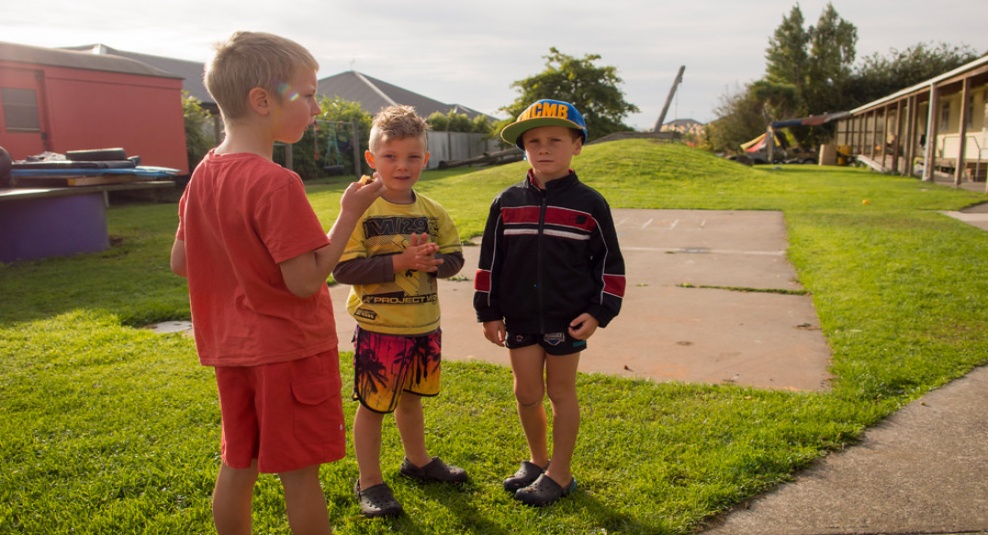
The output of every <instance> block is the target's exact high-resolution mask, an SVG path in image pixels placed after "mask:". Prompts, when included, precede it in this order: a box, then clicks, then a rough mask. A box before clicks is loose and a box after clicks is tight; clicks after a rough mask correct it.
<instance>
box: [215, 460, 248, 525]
mask: <svg viewBox="0 0 988 535" xmlns="http://www.w3.org/2000/svg"><path fill="white" fill-rule="evenodd" d="M256 482H257V460H255V461H254V462H253V463H251V465H250V468H230V467H229V466H227V465H226V464H220V471H219V474H217V476H216V486H215V487H214V488H213V524H215V526H216V532H217V533H218V534H219V535H250V530H251V521H250V508H251V500H252V499H253V496H254V483H256Z"/></svg>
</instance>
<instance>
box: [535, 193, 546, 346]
mask: <svg viewBox="0 0 988 535" xmlns="http://www.w3.org/2000/svg"><path fill="white" fill-rule="evenodd" d="M539 193H540V194H541V196H542V202H541V206H540V207H539V232H538V247H537V249H538V255H537V256H538V259H537V261H536V269H537V271H536V279H535V281H536V284H537V285H538V287H537V289H536V290H537V292H536V293H537V295H538V303H539V310H538V312H539V334H545V296H544V292H543V290H542V276H543V273H542V250H543V249H544V247H545V244H544V236H545V212H546V208H547V206H548V200H547V196H548V193H549V192H548V191H546V190H543V189H540V190H539Z"/></svg>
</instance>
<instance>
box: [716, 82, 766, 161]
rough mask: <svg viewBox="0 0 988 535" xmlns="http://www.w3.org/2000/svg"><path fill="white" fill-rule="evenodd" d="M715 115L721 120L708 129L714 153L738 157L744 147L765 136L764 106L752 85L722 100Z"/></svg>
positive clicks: (727, 95) (725, 96)
mask: <svg viewBox="0 0 988 535" xmlns="http://www.w3.org/2000/svg"><path fill="white" fill-rule="evenodd" d="M714 113H715V114H717V117H718V118H717V119H716V120H715V121H713V122H711V123H710V124H708V125H707V141H708V143H709V146H710V150H712V151H714V152H722V153H728V154H736V153H738V152H740V145H741V143H744V142H746V141H748V140H750V139H752V138H754V137H755V136H757V135H759V134H764V133H765V125H766V123H767V119H766V112H765V102H764V101H763V100H762V97H760V96H759V95H758V92H757V91H756V90H754V89H752V84H748V85H747V86H745V87H743V88H737V89H736V90H735V91H734V93H732V94H725V95H724V96H722V97H721V103H720V105H719V106H718V107H717V108H716V109H715V110H714Z"/></svg>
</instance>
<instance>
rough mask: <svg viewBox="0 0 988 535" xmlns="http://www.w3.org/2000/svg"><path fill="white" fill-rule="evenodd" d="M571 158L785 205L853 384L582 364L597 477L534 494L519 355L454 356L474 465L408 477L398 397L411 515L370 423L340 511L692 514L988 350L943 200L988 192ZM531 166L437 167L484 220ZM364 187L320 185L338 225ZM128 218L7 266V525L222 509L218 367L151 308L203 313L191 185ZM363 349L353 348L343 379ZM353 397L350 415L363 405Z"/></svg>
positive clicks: (667, 157) (831, 171)
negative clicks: (366, 479) (516, 495)
mask: <svg viewBox="0 0 988 535" xmlns="http://www.w3.org/2000/svg"><path fill="white" fill-rule="evenodd" d="M574 165H575V167H576V168H577V170H578V171H579V172H580V175H581V177H583V178H584V180H585V181H587V182H588V183H590V184H591V185H593V186H594V187H596V188H597V189H598V190H600V191H601V192H602V193H604V195H605V196H606V197H607V198H608V199H609V201H610V202H611V205H612V207H615V208H617V207H620V208H677V209H719V210H723V209H729V210H780V211H782V212H783V213H784V214H785V220H786V226H787V230H788V233H789V240H790V247H789V251H788V255H789V260H790V261H791V262H792V264H793V265H794V266H795V268H796V272H797V274H798V277H799V280H800V282H801V283H802V285H803V286H804V287H805V288H806V290H807V291H808V292H809V293H810V294H812V296H813V301H814V304H815V305H816V308H817V313H818V314H819V317H820V321H821V327H822V330H823V332H824V334H825V336H826V337H827V340H828V342H829V344H830V347H831V349H832V351H833V362H832V372H833V374H834V376H835V381H834V384H833V390H832V391H831V392H827V393H794V392H782V391H768V390H759V389H752V388H745V387H740V386H736V385H690V384H682V383H672V382H670V383H656V382H652V381H645V380H629V379H619V378H614V377H608V376H603V375H596V374H585V375H581V376H580V378H579V391H580V396H581V404H582V408H583V427H582V429H581V435H580V442H579V445H578V448H577V454H576V459H575V461H574V472H575V473H576V474H577V477H578V478H579V482H580V490H579V491H578V492H577V493H576V494H575V495H574V496H573V497H571V498H568V499H566V500H563V501H561V502H560V503H558V504H557V505H554V506H552V507H548V508H544V509H532V508H528V507H525V506H523V505H520V504H518V503H517V502H515V501H514V500H513V499H512V498H511V497H510V495H508V494H507V493H506V492H504V491H503V490H502V489H501V486H500V484H501V483H500V482H501V479H502V478H503V477H505V476H506V475H508V474H510V473H512V472H514V470H515V469H516V468H517V462H518V461H519V460H520V459H521V456H522V455H523V452H524V451H526V450H525V446H524V438H523V436H522V432H521V429H520V426H519V425H518V423H517V419H516V416H515V412H514V401H513V397H512V394H511V373H510V370H508V369H506V368H502V367H498V366H495V365H491V364H483V363H462V362H449V363H446V364H445V365H444V372H443V375H444V377H443V393H442V395H440V396H439V397H437V398H435V399H430V400H427V402H426V428H427V441H428V444H429V447H430V451H431V452H432V453H433V454H434V455H441V456H443V457H444V458H446V459H447V460H449V461H452V462H455V463H456V464H459V465H461V466H463V467H465V468H467V469H468V470H469V472H470V474H471V482H470V483H468V484H466V485H464V486H463V487H462V488H459V489H448V488H443V487H441V486H430V485H422V484H418V483H416V482H412V481H409V480H405V479H403V478H401V477H400V476H398V475H397V468H398V465H399V463H400V461H401V449H400V443H399V441H398V436H397V432H396V430H395V428H394V425H392V424H391V423H390V422H391V421H392V420H388V423H387V424H386V425H385V434H384V447H383V451H384V455H383V459H382V466H383V467H384V469H385V477H386V479H388V481H389V482H390V483H391V485H392V488H393V489H394V491H395V493H396V495H397V497H398V498H399V500H401V501H402V502H403V503H404V505H405V509H406V511H407V513H408V514H406V515H405V516H403V517H401V518H398V519H395V520H366V519H363V518H361V517H360V515H359V510H358V508H357V505H356V503H355V502H354V500H353V498H352V495H351V489H352V487H353V480H354V478H355V477H356V476H357V468H356V462H355V460H354V458H353V455H352V444H350V455H348V457H347V458H346V459H345V460H343V461H341V462H338V463H334V464H332V465H327V466H325V467H323V469H322V472H321V474H322V480H323V486H324V489H325V493H326V495H327V499H328V502H329V513H330V517H331V519H332V522H333V524H334V526H335V528H336V530H337V532H339V533H358V534H365V533H366V534H375V533H392V532H402V533H443V534H448V533H492V534H508V533H558V534H564V533H566V534H568V533H600V534H603V533H611V534H613V533H628V534H632V533H635V534H637V533H643V534H644V533H649V534H656V533H658V534H687V533H691V532H693V531H695V530H696V529H698V528H699V527H701V526H702V525H703V522H704V521H705V520H707V519H709V518H710V517H711V516H712V515H715V514H717V513H718V512H721V511H724V510H725V509H727V508H729V507H731V506H732V505H734V504H737V503H739V502H741V501H743V500H744V499H746V498H749V497H752V496H754V495H757V494H759V493H762V492H765V491H766V490H769V489H770V488H772V487H773V486H774V485H776V484H778V483H780V482H784V481H786V480H788V479H790V478H791V477H792V475H793V474H794V472H795V471H796V470H798V469H799V468H802V467H805V466H807V465H809V464H810V463H812V462H813V461H814V460H815V459H817V458H818V457H820V456H821V455H823V454H825V453H826V452H828V451H831V450H836V449H840V448H842V447H844V446H846V445H849V444H853V443H854V441H855V440H856V438H857V437H858V436H859V435H860V433H861V432H862V431H863V430H864V429H865V428H867V427H868V426H871V425H873V424H875V423H876V422H878V421H880V420H881V419H882V418H885V417H886V416H888V415H890V414H892V413H893V412H895V411H896V410H897V409H898V408H900V407H902V406H903V405H904V404H906V403H908V402H909V401H911V400H913V399H916V398H917V397H919V396H921V395H923V394H924V393H926V392H928V391H930V390H932V389H935V388H938V387H940V386H942V385H944V384H945V383H947V382H949V381H951V380H953V379H956V378H958V377H961V376H963V375H964V374H965V373H967V372H968V371H970V370H971V369H972V368H973V367H975V366H979V365H983V364H985V363H986V362H988V353H986V352H985V350H984V348H985V347H988V277H985V273H988V234H986V233H985V232H984V231H981V230H978V229H976V228H974V227H971V226H969V225H966V224H964V223H961V222H959V221H956V220H954V219H951V218H949V217H946V216H944V215H942V214H940V213H939V211H941V210H957V209H960V208H963V207H965V206H968V205H971V204H974V203H977V202H983V201H986V200H988V198H986V196H985V195H984V194H981V193H974V192H967V191H959V190H954V189H952V188H946V187H942V186H933V185H930V184H926V183H922V182H920V181H917V180H915V179H911V178H901V177H890V176H883V175H878V174H874V173H870V172H868V171H865V170H861V169H838V168H820V167H816V166H783V167H781V168H768V167H765V168H748V167H744V166H741V165H738V164H734V163H731V162H727V161H724V160H721V159H718V158H716V157H714V156H712V155H709V154H707V153H704V152H700V151H697V150H694V149H690V148H688V147H685V146H680V145H668V144H656V143H653V142H650V141H645V140H627V141H619V142H611V143H605V144H601V145H590V146H588V147H586V148H585V149H584V151H583V154H582V155H581V156H579V157H578V158H577V159H576V160H575V163H574ZM524 169H525V167H524V163H517V164H510V165H507V166H503V167H498V168H491V169H486V170H482V171H476V172H470V170H469V169H456V170H451V171H446V172H435V173H429V174H428V176H426V177H424V178H423V180H422V181H421V182H420V185H419V187H418V189H419V190H420V191H421V192H422V193H424V194H426V195H429V196H430V197H432V198H434V199H436V200H438V201H439V202H441V203H442V204H443V205H444V206H446V207H447V209H448V210H449V211H450V213H451V214H452V216H453V218H454V219H455V221H456V223H457V226H458V228H459V231H460V233H461V236H462V237H463V238H464V239H467V238H470V237H474V236H476V235H478V234H480V232H481V230H482V227H483V224H484V220H485V218H486V216H487V209H488V206H489V204H490V201H491V199H492V198H493V196H494V195H495V194H496V193H497V192H498V191H500V190H501V189H502V188H503V187H504V186H506V185H508V184H510V183H513V182H516V181H518V180H520V179H521V177H522V174H523V172H524ZM344 186H345V183H344V182H343V181H342V180H339V179H337V180H335V181H326V182H324V183H320V184H317V185H313V186H311V187H310V199H311V201H312V203H313V206H315V207H316V210H317V211H318V213H319V214H320V217H321V218H322V220H323V221H324V223H325V224H326V225H327V227H328V226H329V224H330V222H331V221H332V220H333V219H334V218H335V216H336V213H337V211H338V207H339V196H340V193H341V191H342V189H343V188H344ZM864 200H868V203H864V202H863V201H864ZM108 219H109V227H110V233H111V235H112V238H113V239H112V241H113V244H114V245H113V247H112V248H111V249H109V250H107V251H105V252H102V253H96V254H89V255H80V256H76V257H71V258H58V259H48V260H44V261H38V262H23V263H16V264H12V265H0V295H2V297H3V299H2V301H0V355H2V359H0V533H32V534H33V533H45V534H56V533H114V534H116V533H151V534H157V533H175V534H189V533H210V532H212V522H211V516H210V510H209V500H210V494H211V491H212V485H213V479H214V477H215V474H216V471H217V467H218V465H219V458H218V449H219V448H218V446H219V411H218V406H217V402H216V394H215V385H214V379H213V376H212V370H211V369H209V368H204V367H201V366H200V365H199V364H198V360H197V357H196V354H195V348H194V344H193V342H192V340H191V339H189V338H187V337H183V336H180V335H157V334H154V333H152V332H151V331H149V330H147V329H142V328H141V327H143V326H145V325H148V324H150V323H154V322H159V321H164V320H176V319H188V318H189V308H188V296H187V294H186V286H185V281H184V280H183V279H181V278H179V277H176V276H174V275H172V274H171V272H170V271H169V269H168V253H169V249H170V246H171V242H172V238H173V235H174V230H175V225H176V222H177V217H176V205H175V204H134V205H125V206H116V207H113V208H111V209H110V210H109V212H108ZM8 231H9V229H8ZM465 269H473V267H471V266H466V268H465ZM629 283H632V284H633V281H629ZM342 320H343V321H345V320H346V318H343V319H342ZM629 320H630V319H629V318H622V317H618V318H617V319H616V320H615V321H629ZM477 343H478V344H486V343H487V342H486V341H484V340H482V339H480V338H479V335H478V340H477ZM350 358H351V355H349V354H344V355H342V356H341V359H342V361H343V366H342V368H343V374H344V377H343V382H344V387H343V390H344V394H345V395H348V393H349V384H350V382H351V381H352V374H351V369H352V366H351V364H350ZM344 407H345V409H346V413H347V418H348V420H349V422H348V423H352V417H353V412H354V409H355V406H354V404H353V403H350V402H346V403H345V405H344ZM254 503H255V508H254V520H255V532H256V533H288V529H287V523H286V521H285V518H284V504H283V502H282V498H281V487H280V484H279V483H278V482H277V480H276V479H275V478H274V477H273V476H263V477H262V478H261V481H260V483H259V485H258V487H257V490H256V493H255V502H254Z"/></svg>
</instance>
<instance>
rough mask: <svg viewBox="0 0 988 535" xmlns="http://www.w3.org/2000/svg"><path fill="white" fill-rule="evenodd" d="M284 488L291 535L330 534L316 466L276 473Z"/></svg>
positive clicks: (330, 530)
mask: <svg viewBox="0 0 988 535" xmlns="http://www.w3.org/2000/svg"><path fill="white" fill-rule="evenodd" d="M278 476H279V477H280V478H281V485H282V487H284V489H285V509H286V510H287V512H288V525H289V526H290V527H291V528H292V533H293V534H294V535H309V534H311V535H327V534H329V533H332V532H333V529H332V527H330V525H329V514H328V513H327V512H326V496H325V495H324V494H323V492H322V485H320V484H319V465H318V464H316V465H312V466H307V467H305V468H302V469H299V470H293V471H291V472H283V473H281V474H278Z"/></svg>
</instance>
